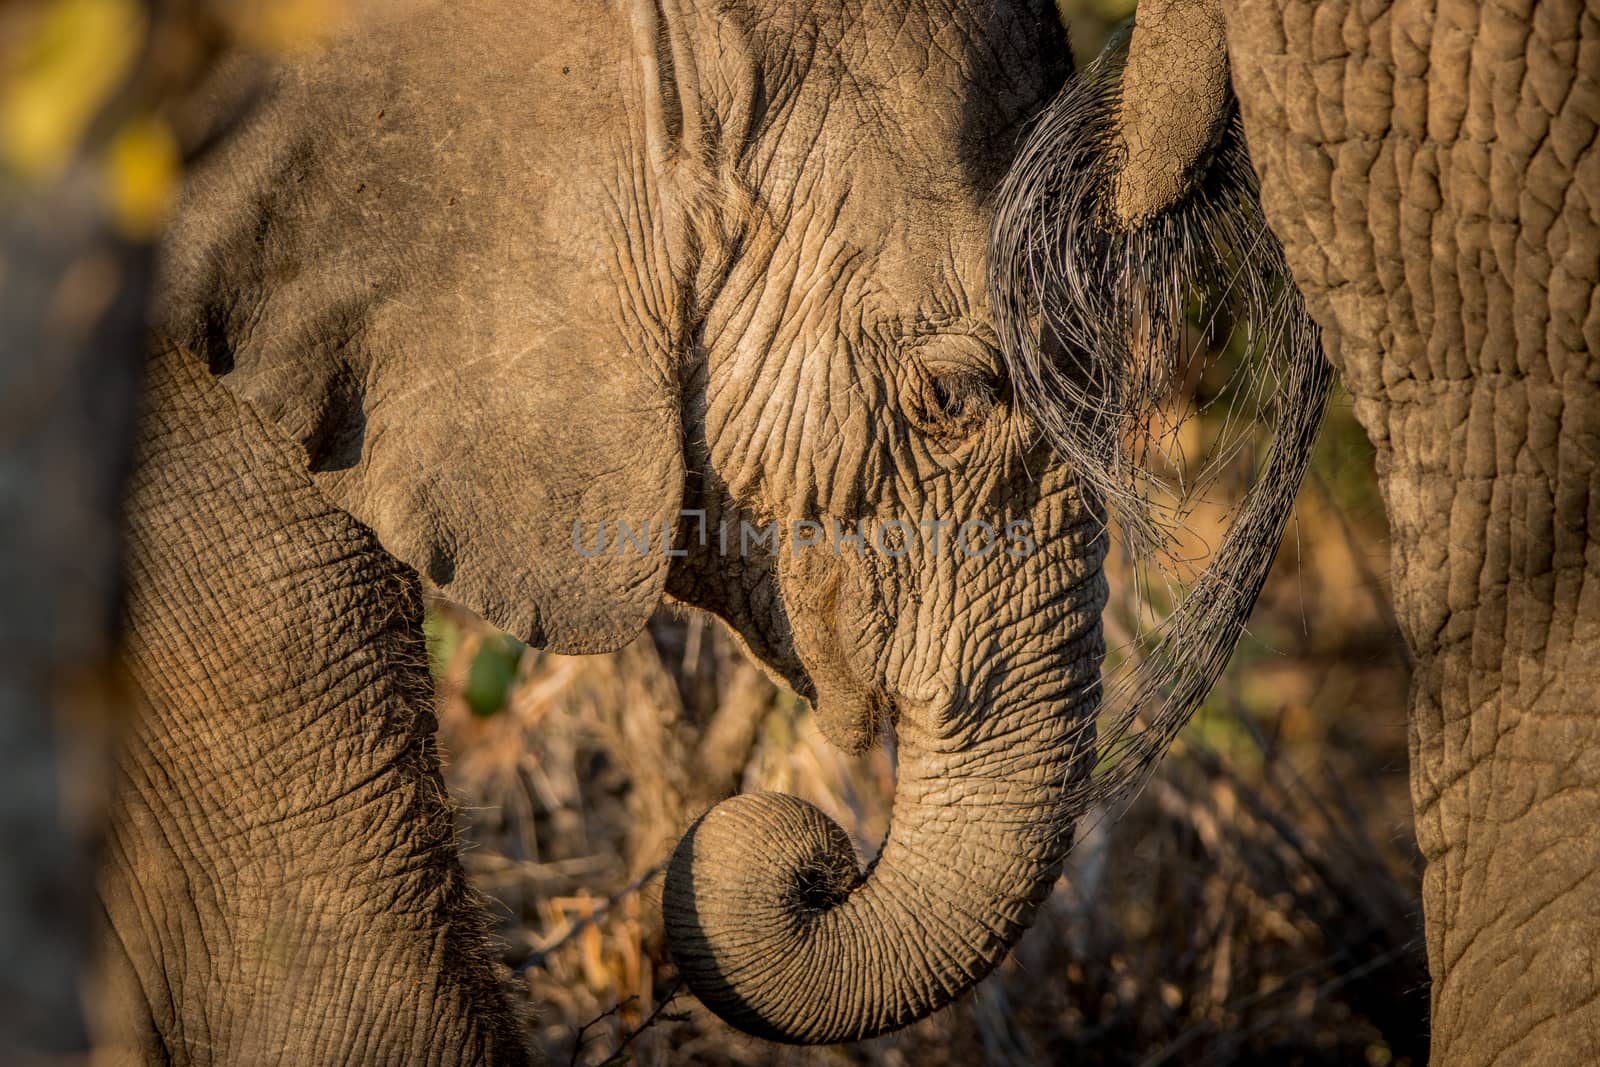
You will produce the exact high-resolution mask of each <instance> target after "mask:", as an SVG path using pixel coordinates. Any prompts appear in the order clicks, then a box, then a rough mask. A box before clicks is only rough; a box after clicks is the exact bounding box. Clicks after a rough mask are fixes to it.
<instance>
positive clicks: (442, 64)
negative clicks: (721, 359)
mask: <svg viewBox="0 0 1600 1067" xmlns="http://www.w3.org/2000/svg"><path fill="white" fill-rule="evenodd" d="M510 7H514V5H503V4H502V5H486V4H480V3H466V4H454V5H439V6H436V7H433V8H430V9H429V10H427V11H424V12H422V13H421V14H418V15H415V16H412V17H407V18H404V19H398V20H396V19H391V20H388V21H387V22H386V23H385V24H384V25H382V26H381V27H378V28H377V29H375V30H372V31H370V32H367V33H364V34H361V35H359V36H353V37H351V38H349V39H348V40H347V41H346V42H344V43H340V44H336V45H334V46H333V47H332V48H331V49H330V50H329V51H327V52H324V53H322V54H321V55H319V56H317V57H312V58H309V59H306V60H304V61H303V62H302V63H300V64H299V65H297V66H295V67H292V68H289V69H286V70H279V71H275V72H272V73H270V74H268V75H266V76H264V78H263V80H262V81H261V84H260V86H259V89H258V93H259V105H258V106H257V107H256V109H255V111H254V114H253V117H252V118H251V120H250V121H249V123H248V124H247V126H246V127H245V128H244V129H242V130H241V131H240V132H239V133H238V134H237V135H236V136H234V137H233V138H232V139H231V140H230V141H229V142H228V143H226V144H224V145H222V146H220V147H219V148H218V149H217V150H216V151H215V152H214V153H213V154H212V155H211V156H210V157H209V158H208V160H207V162H206V165H205V167H204V168H203V169H202V170H201V171H200V172H199V173H197V174H195V175H194V176H193V177H192V178H191V180H190V182H189V186H188V188H187V190H186V193H185V196H186V203H185V204H184V207H183V210H182V212H181V213H180V215H179V222H178V224H177V225H176V227H175V228H174V232H173V234H172V236H171V237H170V239H169V241H168V245H167V248H166V251H165V264H164V266H165V282H164V292H163V300H162V303H161V310H160V313H159V315H158V320H157V321H158V327H159V328H160V329H161V331H162V332H164V333H166V334H167V335H168V336H171V337H173V338H174V339H175V340H177V341H179V342H181V343H183V344H185V345H188V346H189V347H190V348H191V349H192V350H193V351H195V352H198V353H203V354H204V355H205V356H206V358H208V359H209V361H210V364H211V367H212V369H213V371H215V372H216V373H218V374H220V375H221V376H222V378H223V380H224V381H225V382H226V383H227V384H228V385H229V386H231V387H232V388H233V390H234V391H235V392H236V393H237V394H238V395H240V396H241V397H243V398H244V399H245V400H247V401H248V402H249V403H251V404H252V405H254V406H255V407H256V408H257V409H258V410H259V411H261V412H262V413H263V414H265V415H267V416H268V417H269V418H271V419H272V420H274V421H275V422H276V423H277V424H278V426H279V427H281V428H282V429H283V430H284V431H285V432H286V433H287V434H288V435H289V436H290V437H291V438H293V439H294V440H296V441H298V442H299V443H300V445H301V446H302V447H303V449H304V453H305V457H306V462H307V465H308V468H309V470H310V471H311V473H312V475H313V477H314V478H315V479H316V481H317V483H318V484H319V485H320V486H321V487H322V489H323V490H324V491H325V492H326V493H327V494H328V495H329V496H330V497H331V498H332V499H333V500H335V501H336V502H337V503H339V504H340V505H341V506H342V507H344V508H346V509H347V510H349V511H350V512H351V513H352V514H353V515H355V516H356V517H357V518H359V519H361V520H362V521H364V522H365V523H367V524H368V525H370V526H371V527H372V528H373V529H374V530H375V531H376V533H377V534H378V536H379V538H380V539H381V540H382V542H383V544H384V546H385V547H386V548H387V549H389V550H390V551H391V552H393V553H394V554H395V555H397V556H398V557H400V558H401V559H403V560H405V561H406V562H408V563H410V564H411V565H413V566H415V567H416V568H417V569H418V570H419V571H420V572H422V573H423V574H424V575H425V576H426V577H428V578H429V579H431V580H432V581H433V582H434V583H436V584H437V585H438V586H439V587H440V588H441V590H442V591H443V592H444V593H445V594H446V595H447V596H449V597H451V598H452V599H454V600H456V601H458V602H460V603H461V604H463V605H464V606H466V607H468V608H470V609H472V610H474V611H476V612H478V613H480V614H481V615H483V616H484V617H485V618H486V619H488V620H490V621H491V622H493V623H495V624H496V625H498V626H501V627H503V628H505V629H507V630H509V631H510V632H512V633H513V634H516V635H517V636H519V637H522V638H524V639H526V640H528V641H529V642H530V643H534V644H538V645H542V646H545V647H548V648H551V649H553V650H557V651H563V652H598V651H605V650H609V649H613V648H616V647H619V646H620V645H622V644H624V643H626V642H627V641H628V640H630V639H631V638H632V637H633V636H634V635H636V634H637V633H638V632H639V631H640V630H641V629H642V627H643V625H644V623H645V621H646V619H647V618H648V616H649V614H650V612H651V611H652V609H653V608H654V607H655V605H656V604H657V602H658V600H659V598H660V596H661V592H662V589H663V586H664V584H665V581H666V573H667V568H668V565H669V563H670V558H669V557H668V556H667V555H666V554H665V553H664V552H663V550H662V549H663V537H664V536H666V535H667V532H668V531H671V530H673V529H674V528H675V524H676V519H677V513H678V508H679V504H680V499H681V495H682V487H683V479H684V472H683V460H682V441H681V432H682V431H681V426H680V416H679V408H678V396H679V390H678V383H677V381H676V376H677V373H678V368H677V367H676V365H675V361H674V356H673V353H674V349H675V347H676V346H677V344H678V330H677V326H676V324H677V323H679V322H681V321H682V319H683V317H684V312H683V310H682V308H681V307H680V306H679V305H680V303H682V301H683V299H684V298H683V296H682V295H681V291H682V289H683V287H682V286H679V285H677V284H675V283H673V282H672V281H671V279H672V278H674V277H681V276H683V271H684V270H686V269H688V268H687V267H685V266H684V265H682V264H679V263H675V262H672V258H673V255H674V253H673V252H672V246H673V245H675V244H676V245H678V246H688V245H692V244H693V242H689V241H682V240H680V239H677V238H675V237H674V235H672V234H670V233H666V232H663V231H664V229H665V228H666V224H665V223H663V221H662V219H663V218H667V217H671V216H676V217H680V218H681V217H683V216H685V214H686V213H685V212H683V211H673V210H668V209H667V208H666V207H664V206H661V204H660V202H661V201H663V200H666V199H668V198H671V197H672V196H673V195H674V194H673V193H672V189H673V188H674V187H675V184H676V183H677V182H679V181H680V180H686V179H688V178H689V177H690V175H689V174H688V173H687V171H686V170H685V173H683V174H681V175H677V176H674V175H672V174H669V173H668V172H669V171H671V170H673V165H674V164H675V162H677V160H676V157H675V153H676V152H678V151H680V150H681V149H682V148H683V147H684V137H685V131H686V128H687V124H686V123H685V122H684V120H683V118H682V114H683V99H684V96H685V94H684V93H683V92H682V91H681V90H679V89H678V88H677V87H676V86H675V85H674V84H673V81H672V79H673V77H674V74H673V69H672V68H671V66H670V65H667V64H662V63H660V58H661V57H662V56H665V55H670V54H671V50H670V49H658V48H656V47H647V48H643V49H641V42H642V40H643V39H642V38H641V37H640V35H639V34H638V33H636V32H635V29H636V27H635V26H633V25H630V24H628V23H620V24H619V25H617V26H615V27H597V26H596V25H595V24H594V18H593V17H592V14H593V13H591V14H590V15H579V14H577V13H572V14H567V13H564V12H565V6H562V7H561V9H560V10H556V11H553V12H541V14H540V15H539V22H540V26H539V29H538V32H537V33H529V32H527V31H528V27H527V26H525V25H520V24H519V19H518V18H517V17H516V14H515V12H509V13H508V12H507V11H506V10H505V9H507V8H510ZM563 20H566V21H570V22H572V23H573V25H570V26H562V25H555V24H554V23H559V22H561V21H563ZM635 21H637V20H635ZM580 23H581V24H580ZM612 29H614V30H615V32H610V30H612ZM242 76H244V75H243V73H242V71H241V69H239V68H235V69H233V70H231V71H230V72H229V73H228V74H226V75H225V77H229V78H238V77H242ZM645 114H648V115H655V116H660V115H663V114H670V115H676V116H677V117H676V118H675V119H674V120H673V121H672V123H671V129H670V130H664V129H662V128H661V124H660V123H659V122H656V123H652V125H653V126H655V127H656V128H655V130H654V131H653V132H652V133H651V134H650V136H651V137H652V138H653V139H654V140H657V141H659V140H661V139H662V138H665V137H668V136H669V135H670V138H671V143H670V145H668V146H667V147H662V146H661V145H659V144H654V145H651V146H649V148H650V150H649V151H647V152H640V151H639V142H640V141H641V140H642V139H643V134H644V133H645V131H643V130H639V129H635V128H633V127H632V126H631V125H630V123H629V117H630V116H638V115H645ZM641 125H642V123H641ZM674 146H675V147H674ZM644 157H648V158H644ZM678 169H680V170H684V168H681V167H680V168H678ZM700 187H703V182H701V183H700ZM601 522H604V523H605V526H606V530H607V541H606V547H605V550H604V551H601V552H599V553H595V552H594V548H595V544H596V539H595V535H596V529H597V524H599V523H601ZM618 522H626V523H628V524H629V526H630V527H631V528H632V530H634V531H636V532H637V531H639V530H641V529H648V531H649V547H648V550H640V549H639V548H637V547H634V545H633V544H632V543H630V544H628V545H626V546H619V545H618V544H617V542H616V539H615V538H614V537H613V536H612V533H613V531H615V529H616V524H617V523H618ZM580 532H581V535H582V536H581V544H582V550H580V548H579V544H580V538H579V537H578V536H577V535H578V534H579V533H580ZM586 553H587V554H586Z"/></svg>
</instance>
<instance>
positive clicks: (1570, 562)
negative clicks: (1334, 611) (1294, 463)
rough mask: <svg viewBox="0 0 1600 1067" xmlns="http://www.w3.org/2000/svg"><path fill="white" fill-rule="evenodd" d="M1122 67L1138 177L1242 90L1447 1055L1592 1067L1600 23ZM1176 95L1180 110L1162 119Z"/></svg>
mask: <svg viewBox="0 0 1600 1067" xmlns="http://www.w3.org/2000/svg"><path fill="white" fill-rule="evenodd" d="M1140 34H1144V35H1145V43H1146V44H1152V45H1153V46H1154V47H1153V49H1152V51H1151V52H1150V53H1149V54H1147V55H1144V56H1140V55H1139V54H1138V53H1139V48H1140V43H1141V42H1140V36H1139V35H1140ZM1223 41H1225V43H1226V52H1224V51H1223V50H1222V42H1223ZM1132 47H1133V51H1134V53H1135V54H1134V55H1132V56H1130V58H1129V60H1128V66H1127V71H1126V74H1125V79H1124V82H1123V89H1122V99H1123V100H1125V101H1126V100H1130V99H1131V100H1138V101H1154V105H1153V106H1151V107H1147V108H1144V109H1143V110H1142V111H1141V110H1140V109H1138V108H1134V109H1132V110H1131V111H1128V110H1125V111H1124V112H1123V117H1124V134H1125V136H1124V138H1123V143H1124V145H1125V146H1130V150H1129V151H1127V153H1126V156H1125V158H1127V159H1129V160H1137V159H1138V158H1139V155H1138V148H1139V146H1150V145H1167V146H1180V147H1181V146H1182V145H1185V144H1197V143H1203V142H1205V141H1206V140H1207V138H1206V137H1204V136H1196V133H1197V131H1196V129H1195V128H1194V127H1195V125H1196V116H1200V117H1201V118H1202V120H1204V119H1205V118H1206V117H1208V116H1209V117H1210V118H1213V119H1214V118H1217V117H1218V111H1219V109H1215V108H1211V107H1209V106H1208V105H1207V102H1208V101H1213V100H1215V99H1216V96H1215V92H1214V88H1215V85H1216V73H1217V70H1218V69H1219V67H1224V69H1228V70H1229V71H1230V74H1231V83H1232V87H1233V89H1234V90H1235V91H1236V93H1237V97H1238V102H1239V108H1240V113H1241V115H1242V119H1243V125H1244V132H1245V136H1246V139H1247V140H1248V143H1249V147H1250V152H1251V156H1252V158H1253V160H1254V164H1255V167H1256V170H1257V171H1258V173H1259V175H1260V186H1261V199H1262V204H1263V207H1264V210H1265V215H1266V220H1267V222H1268V223H1269V224H1270V226H1271V227H1272V229H1273V231H1274V232H1275V233H1276V234H1277V236H1278V237H1279V239H1280V240H1281V241H1282V244H1283V247H1284V252H1285V255H1286V260H1287V264H1288V266H1289V268H1290V271H1291V273H1292V275H1293V277H1294V280H1295V282H1296V283H1297V284H1298V286H1299V287H1300V289H1301V291H1302V292H1303V294H1304V296H1305V300H1306V305H1307V308H1308V310H1309V312H1310V314H1311V316H1312V317H1313V318H1314V319H1315V321H1316V322H1317V323H1318V324H1319V325H1320V326H1321V328H1322V330H1323V338H1324V342H1325V348H1326V352H1327V355H1328V358H1329V359H1330V360H1331V362H1332V363H1333V364H1334V366H1335V367H1336V368H1337V370H1338V371H1339V372H1340V374H1341V375H1342V376H1343V379H1344V382H1345V385H1346V387H1347V388H1348V389H1349V390H1350V392H1351V393H1352V395H1353V396H1354V398H1355V410H1356V414H1357V416H1358V418H1359V419H1360V420H1361V422H1362V424H1363V425H1364V426H1365V427H1366V429H1367V432H1368V434H1369V435H1370V436H1371V438H1372V440H1373V443H1374V445H1375V446H1376V449H1377V463H1378V473H1379V478H1380V484H1381V488H1382V491H1383V494H1384V499H1385V502H1386V505H1387V509H1388V513H1389V518H1390V523H1391V527H1392V531H1393V559H1394V586H1395V600H1396V609H1397V614H1398V617H1399V620H1400V623H1401V626H1402V629H1403V631H1404V633H1405V636H1406V639H1407V642H1408V644H1409V646H1410V649H1411V652H1412V655H1413V657H1414V665H1415V673H1414V681H1413V685H1412V692H1411V756H1412V759H1411V780H1412V795H1413V800H1414V804H1415V810H1416V821H1417V835H1418V841H1419V844H1420V845H1421V848H1422V851H1423V854H1424V856H1425V858H1426V861H1427V868H1426V874H1425V877H1424V883H1423V905H1424V913H1425V918H1426V928H1427V944H1428V958H1429V966H1430V970H1431V972H1432V976H1433V987H1432V991H1431V992H1432V1017H1433V1026H1432V1041H1433V1056H1434V1062H1436V1063H1441V1064H1451V1065H1457V1064H1489V1063H1507V1064H1512V1063H1514V1064H1551V1065H1555V1064H1574V1063H1589V1062H1595V1060H1596V1057H1597V1056H1600V715H1597V713H1596V702H1597V699H1600V698H1597V694H1600V539H1597V537H1596V532H1597V531H1600V360H1597V357H1596V353H1597V352H1600V298H1597V295H1596V293H1597V289H1596V285H1597V282H1600V140H1597V137H1596V129H1597V125H1600V80H1597V79H1600V20H1597V18H1596V14H1595V10H1594V7H1593V5H1592V4H1590V5H1585V4H1583V3H1581V2H1577V0H1558V2H1552V3H1543V4H1538V5H1531V4H1514V5H1509V6H1508V5H1490V4H1484V5H1478V4H1473V3H1469V2H1466V0H1446V2H1442V3H1439V4H1429V5H1404V4H1396V5H1389V4H1369V5H1365V6H1363V5H1357V4H1351V3H1349V2H1346V0H1333V2H1319V3H1312V2H1301V0H1290V2H1286V0H1234V2H1223V3H1220V4H1218V3H1212V2H1197V0H1167V2H1162V3H1156V4H1145V5H1141V9H1140V27H1139V31H1138V32H1136V34H1135V38H1134V41H1133V45H1132ZM1152 81H1155V82H1159V83H1161V85H1162V86H1164V88H1162V89H1160V90H1158V91H1152V90H1150V89H1149V88H1148V86H1149V83H1150V82H1152ZM1174 86H1179V87H1183V86H1187V90H1186V93H1187V99H1188V101H1189V102H1190V106H1189V107H1188V108H1187V109H1185V108H1181V107H1174V108H1165V107H1163V106H1162V105H1161V103H1160V102H1161V100H1163V99H1179V98H1183V97H1184V96H1185V91H1174V90H1173V87H1174ZM1201 125H1204V121H1202V122H1201ZM1039 147H1040V148H1041V149H1043V150H1045V151H1048V149H1049V147H1050V146H1048V145H1041V146H1039ZM1188 180H1189V181H1190V183H1191V187H1192V184H1193V182H1194V181H1195V180H1196V179H1195V176H1194V174H1193V173H1190V174H1189V179H1188ZM1183 185H1184V179H1183V174H1182V173H1178V174H1177V175H1176V180H1175V177H1174V172H1173V168H1170V167H1168V168H1164V169H1161V170H1158V171H1157V172H1155V173H1153V174H1151V175H1148V176H1145V177H1141V176H1140V175H1138V174H1135V175H1134V176H1133V178H1132V179H1129V180H1122V181H1113V182H1110V183H1108V188H1107V190H1106V191H1105V194H1104V196H1105V199H1106V201H1107V202H1108V203H1109V204H1111V205H1113V206H1114V210H1115V217H1116V220H1117V224H1119V225H1120V226H1121V227H1124V228H1125V227H1129V226H1134V227H1137V226H1138V225H1139V224H1140V223H1143V222H1146V221H1151V220H1153V219H1155V218H1157V217H1158V215H1159V212H1160V211H1161V210H1163V209H1165V208H1166V207H1167V206H1170V204H1171V202H1172V200H1173V199H1181V197H1182V196H1183V195H1185V191H1184V189H1183V188H1182V187H1183ZM1163 197H1166V198H1167V199H1166V200H1163ZM1151 205H1155V210H1154V211H1152V210H1151ZM1113 228H1115V226H1114V227H1113ZM1025 236H1026V235H1022V234H1013V235H1011V237H1012V238H1013V239H1015V238H1019V237H1025ZM1354 710H1355V711H1359V709H1354Z"/></svg>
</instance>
